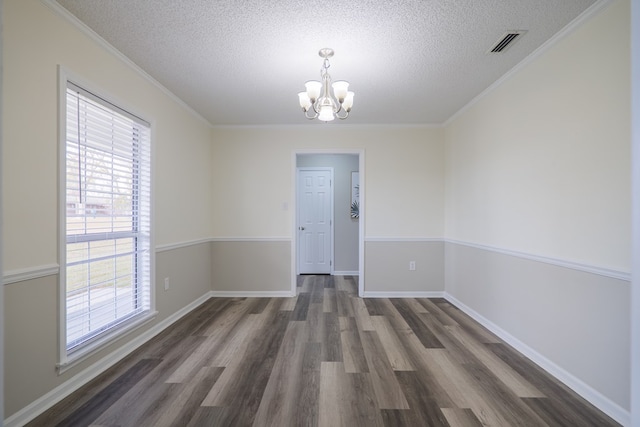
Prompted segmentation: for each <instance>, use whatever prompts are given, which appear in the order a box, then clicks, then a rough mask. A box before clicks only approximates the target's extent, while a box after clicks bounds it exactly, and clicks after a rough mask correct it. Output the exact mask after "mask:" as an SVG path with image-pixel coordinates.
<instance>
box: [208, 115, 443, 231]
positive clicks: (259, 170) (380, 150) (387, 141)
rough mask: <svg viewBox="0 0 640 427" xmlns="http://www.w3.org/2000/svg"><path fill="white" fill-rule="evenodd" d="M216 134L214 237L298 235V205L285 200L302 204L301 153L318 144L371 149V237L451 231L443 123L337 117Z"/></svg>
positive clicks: (368, 191)
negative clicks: (353, 123)
mask: <svg viewBox="0 0 640 427" xmlns="http://www.w3.org/2000/svg"><path fill="white" fill-rule="evenodd" d="M213 135H214V136H213V140H214V150H213V164H214V168H213V169H214V177H213V185H212V188H211V193H212V194H214V197H215V200H214V207H213V211H214V215H213V218H214V225H213V235H214V237H249V238H256V237H257V238H273V237H280V238H291V237H292V236H291V232H292V224H293V223H292V221H293V219H294V215H295V212H292V209H289V210H283V204H284V203H286V204H288V206H294V204H293V197H294V194H293V190H294V182H292V170H293V169H292V168H294V167H295V164H294V163H293V162H294V160H293V153H294V152H295V150H310V149H322V150H327V151H328V152H331V151H340V150H346V149H352V150H353V149H364V150H365V170H364V176H365V181H366V182H365V183H364V191H365V204H366V205H365V206H364V207H361V209H364V210H365V215H366V216H365V238H367V237H386V238H409V237H410V238H416V237H417V238H421V237H422V238H430V237H442V236H443V233H444V136H443V130H442V129H438V128H426V127H420V128H409V127H404V128H403V127H398V128H388V127H384V128H382V127H381V128H377V127H370V128H364V127H362V128H361V127H350V126H344V125H340V124H331V125H326V126H322V127H321V126H313V125H309V126H301V127H283V128H272V127H260V128H221V129H215V130H214V131H213ZM362 172H363V171H360V177H361V178H360V179H361V180H362V176H363V175H362ZM361 184H362V183H361Z"/></svg>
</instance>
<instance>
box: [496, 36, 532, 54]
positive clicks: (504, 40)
mask: <svg viewBox="0 0 640 427" xmlns="http://www.w3.org/2000/svg"><path fill="white" fill-rule="evenodd" d="M524 33H526V31H509V32H507V33H506V34H504V35H503V36H502V37H501V38H500V40H498V42H497V43H496V44H495V45H493V47H492V48H491V49H489V51H488V52H487V53H501V52H504V51H505V50H506V49H507V48H508V47H509V46H511V45H513V44H514V43H515V42H516V41H517V40H519V39H520V36H522V35H524Z"/></svg>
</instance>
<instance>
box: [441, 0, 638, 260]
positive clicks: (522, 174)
mask: <svg viewBox="0 0 640 427" xmlns="http://www.w3.org/2000/svg"><path fill="white" fill-rule="evenodd" d="M629 25H630V23H629V2H628V1H615V2H613V3H612V4H611V5H610V6H609V7H608V8H607V9H606V10H604V11H603V12H601V13H600V14H599V15H597V16H595V17H594V18H593V19H591V20H589V21H588V22H587V23H586V24H585V25H582V26H581V27H579V28H578V29H577V30H576V31H575V32H573V33H572V34H570V35H569V36H567V37H566V38H564V39H563V40H561V41H560V42H559V43H558V44H557V45H555V46H553V47H552V48H551V49H549V50H548V51H546V52H544V53H543V54H542V55H541V56H540V57H538V58H536V59H534V60H533V61H532V62H531V63H529V64H528V65H526V66H525V67H523V68H522V69H521V70H520V71H518V72H517V73H515V74H514V75H513V76H512V77H511V78H509V79H508V80H507V81H506V82H505V83H504V84H502V85H500V86H499V87H498V88H497V89H495V90H494V91H492V92H490V93H489V94H488V95H487V96H485V97H484V98H482V99H481V100H479V101H478V102H477V103H475V104H474V105H473V106H472V107H471V108H470V109H468V110H467V111H465V112H464V113H463V114H461V116H460V117H459V118H457V119H456V120H454V122H453V123H452V124H451V125H449V126H448V127H447V129H446V135H447V175H446V186H447V190H446V201H447V205H446V219H447V221H446V236H447V238H451V239H455V240H460V241H465V242H472V243H478V244H483V245H488V246H494V247H498V248H503V249H509V250H515V251H520V252H524V253H529V254H534V255H539V256H546V257H551V258H558V259H561V260H566V261H572V262H577V263H582V264H587V265H593V266H598V267H604V268H611V269H614V270H621V271H629V265H630V235H631V228H630V227H631V216H630V215H631V205H630V194H631V193H630V192H631V188H630V110H629V107H630V95H629V93H630V62H629V52H630V46H629Z"/></svg>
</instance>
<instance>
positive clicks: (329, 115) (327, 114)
mask: <svg viewBox="0 0 640 427" xmlns="http://www.w3.org/2000/svg"><path fill="white" fill-rule="evenodd" d="M333 119H334V117H333V107H332V106H331V105H323V106H322V107H320V114H319V115H318V120H321V121H323V122H330V121H331V120H333Z"/></svg>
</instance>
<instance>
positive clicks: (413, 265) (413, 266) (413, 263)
mask: <svg viewBox="0 0 640 427" xmlns="http://www.w3.org/2000/svg"><path fill="white" fill-rule="evenodd" d="M415 269H416V262H415V261H409V270H411V271H414V270H415Z"/></svg>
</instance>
